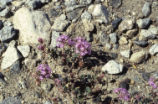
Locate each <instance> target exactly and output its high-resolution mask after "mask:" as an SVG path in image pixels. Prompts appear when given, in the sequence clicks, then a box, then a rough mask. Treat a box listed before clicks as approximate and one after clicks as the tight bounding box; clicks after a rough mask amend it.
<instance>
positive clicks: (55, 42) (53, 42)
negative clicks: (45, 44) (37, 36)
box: [50, 31, 60, 48]
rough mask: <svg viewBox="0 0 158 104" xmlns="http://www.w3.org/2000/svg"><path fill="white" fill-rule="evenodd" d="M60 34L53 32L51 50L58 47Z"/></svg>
mask: <svg viewBox="0 0 158 104" xmlns="http://www.w3.org/2000/svg"><path fill="white" fill-rule="evenodd" d="M59 36H60V33H59V32H56V31H53V32H52V38H51V44H50V48H55V47H56V46H57V41H56V40H57V39H58V38H59Z"/></svg>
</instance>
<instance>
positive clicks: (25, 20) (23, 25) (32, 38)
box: [13, 7, 51, 44]
mask: <svg viewBox="0 0 158 104" xmlns="http://www.w3.org/2000/svg"><path fill="white" fill-rule="evenodd" d="M13 24H14V27H15V28H16V29H18V30H19V32H20V36H19V39H20V42H22V43H24V44H25V43H26V44H27V43H38V38H39V37H41V38H43V39H44V40H48V39H49V36H50V28H51V25H50V22H49V20H48V18H47V16H46V14H45V13H44V12H42V11H30V10H29V9H27V8H25V7H23V8H20V9H19V10H18V11H16V13H15V15H14V17H13ZM48 41H49V40H48Z"/></svg>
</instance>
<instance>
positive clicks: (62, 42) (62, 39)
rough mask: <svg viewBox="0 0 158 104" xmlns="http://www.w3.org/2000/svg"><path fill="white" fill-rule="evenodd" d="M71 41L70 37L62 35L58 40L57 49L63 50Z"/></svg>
mask: <svg viewBox="0 0 158 104" xmlns="http://www.w3.org/2000/svg"><path fill="white" fill-rule="evenodd" d="M68 40H69V37H68V36H67V35H60V37H59V38H58V39H57V42H58V44H57V47H59V48H63V47H64V45H65V44H67V41H68Z"/></svg>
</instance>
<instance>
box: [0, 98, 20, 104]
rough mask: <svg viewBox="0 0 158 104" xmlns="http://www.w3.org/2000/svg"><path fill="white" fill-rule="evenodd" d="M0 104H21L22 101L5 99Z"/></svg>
mask: <svg viewBox="0 0 158 104" xmlns="http://www.w3.org/2000/svg"><path fill="white" fill-rule="evenodd" d="M0 104H21V101H20V99H18V98H16V97H8V98H6V99H4V100H3V101H2V102H1V103H0Z"/></svg>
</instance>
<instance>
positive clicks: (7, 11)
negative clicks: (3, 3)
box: [0, 7, 10, 18]
mask: <svg viewBox="0 0 158 104" xmlns="http://www.w3.org/2000/svg"><path fill="white" fill-rule="evenodd" d="M0 16H1V17H6V18H7V17H9V16H10V9H9V8H8V7H7V8H5V9H3V10H2V11H1V12H0Z"/></svg>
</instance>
